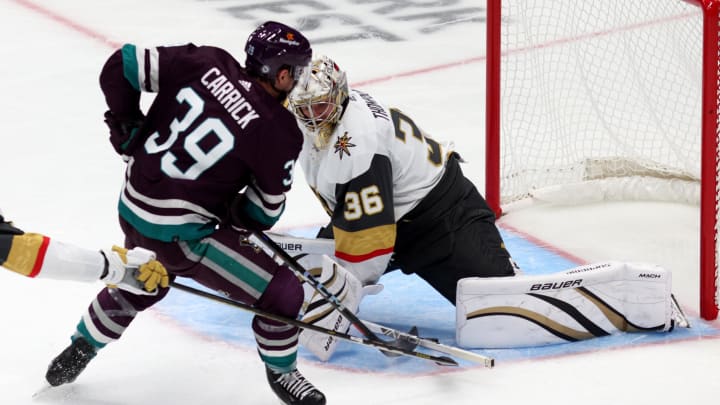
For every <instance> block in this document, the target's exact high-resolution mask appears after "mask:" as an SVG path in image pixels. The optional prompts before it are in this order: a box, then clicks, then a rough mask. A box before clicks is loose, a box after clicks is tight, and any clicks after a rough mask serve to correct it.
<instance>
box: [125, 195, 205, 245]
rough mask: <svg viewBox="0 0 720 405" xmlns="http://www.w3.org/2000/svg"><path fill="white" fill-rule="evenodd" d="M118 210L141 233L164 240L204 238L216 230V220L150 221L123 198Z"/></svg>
mask: <svg viewBox="0 0 720 405" xmlns="http://www.w3.org/2000/svg"><path fill="white" fill-rule="evenodd" d="M118 211H119V212H120V216H121V217H122V218H123V219H124V220H126V221H127V222H128V223H130V225H132V226H133V227H134V228H135V229H137V230H138V231H139V232H140V233H141V234H143V235H145V236H147V237H148V238H152V239H157V240H161V241H163V242H177V241H179V240H196V239H202V238H204V237H206V236H208V235H210V234H211V233H213V232H214V231H215V223H214V222H207V223H198V222H194V223H187V224H180V225H164V224H156V223H153V222H149V221H146V220H144V219H143V218H140V216H138V215H137V214H135V213H134V212H133V211H132V210H131V209H130V208H128V207H127V206H126V205H125V204H123V202H122V200H121V201H120V202H119V203H118Z"/></svg>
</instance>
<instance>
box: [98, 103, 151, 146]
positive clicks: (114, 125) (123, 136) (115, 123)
mask: <svg viewBox="0 0 720 405" xmlns="http://www.w3.org/2000/svg"><path fill="white" fill-rule="evenodd" d="M138 114H139V115H137V116H135V117H133V118H121V117H118V116H116V115H115V114H113V112H112V111H109V110H108V111H106V112H105V124H107V126H108V128H110V143H111V144H112V146H113V148H115V151H116V152H117V153H119V154H120V155H121V156H123V157H126V156H132V154H133V152H134V151H135V149H136V148H137V147H138V145H139V144H140V143H142V138H141V137H139V136H138V133H139V131H140V127H141V126H142V123H143V121H144V120H145V117H144V116H143V115H142V113H138Z"/></svg>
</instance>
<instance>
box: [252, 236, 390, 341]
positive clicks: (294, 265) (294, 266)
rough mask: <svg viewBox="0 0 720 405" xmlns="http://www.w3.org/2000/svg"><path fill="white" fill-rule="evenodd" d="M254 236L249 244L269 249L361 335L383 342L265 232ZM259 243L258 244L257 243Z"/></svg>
mask: <svg viewBox="0 0 720 405" xmlns="http://www.w3.org/2000/svg"><path fill="white" fill-rule="evenodd" d="M252 236H253V237H254V239H255V240H253V238H252V237H251V238H250V239H249V240H248V243H254V244H258V243H259V244H260V245H262V246H264V247H266V248H268V249H269V250H270V251H272V253H273V255H274V256H275V258H279V260H281V261H282V262H283V263H285V265H287V266H288V267H289V268H290V270H292V271H293V272H294V273H295V274H296V275H297V276H298V277H300V278H301V279H302V280H303V281H304V282H306V283H308V284H310V285H311V286H312V287H313V288H314V289H315V290H316V291H317V292H318V293H320V295H321V296H322V297H323V298H325V299H326V300H327V301H328V302H329V303H330V305H332V306H333V307H334V308H335V309H336V310H337V311H338V312H340V313H341V314H342V315H343V316H345V318H347V319H348V320H349V321H350V323H351V324H352V325H353V326H355V328H357V329H358V330H359V331H360V333H362V334H363V335H365V337H367V338H368V339H371V340H377V341H382V340H380V338H379V337H378V336H377V335H376V334H375V333H373V331H371V330H370V329H369V328H368V327H367V326H366V325H365V324H363V323H362V321H361V320H360V319H359V318H358V317H357V315H355V314H354V313H353V312H352V311H350V310H348V309H347V308H346V307H345V305H343V303H342V302H341V301H340V299H339V298H338V297H337V296H335V295H334V294H333V293H331V292H330V291H329V290H328V289H327V288H326V287H325V285H324V284H323V283H322V282H320V281H318V279H316V278H315V277H313V275H312V274H310V272H309V271H308V270H307V269H305V268H304V267H303V266H302V265H300V263H298V261H297V260H295V258H293V257H292V256H290V254H288V253H287V252H286V251H285V250H284V249H283V248H281V247H280V246H279V245H278V244H277V243H276V242H275V241H274V240H272V239H271V238H270V237H269V236H268V235H266V234H265V233H264V232H260V231H256V230H253V231H252ZM256 241H257V243H256Z"/></svg>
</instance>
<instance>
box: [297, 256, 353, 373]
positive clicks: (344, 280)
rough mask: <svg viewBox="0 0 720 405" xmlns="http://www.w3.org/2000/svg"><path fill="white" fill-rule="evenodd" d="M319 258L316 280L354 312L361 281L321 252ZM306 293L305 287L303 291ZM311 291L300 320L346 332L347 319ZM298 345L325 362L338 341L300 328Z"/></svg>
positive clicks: (316, 293) (348, 323) (348, 322)
mask: <svg viewBox="0 0 720 405" xmlns="http://www.w3.org/2000/svg"><path fill="white" fill-rule="evenodd" d="M321 258H322V274H321V276H320V278H319V281H320V282H321V283H322V284H323V285H325V287H326V288H327V289H328V291H330V292H331V293H332V294H333V295H335V296H336V297H338V298H339V299H340V301H341V302H342V303H343V305H344V306H345V307H346V308H347V309H348V310H349V311H351V312H352V313H354V314H355V313H357V310H358V307H359V306H360V300H361V299H362V296H363V286H362V283H361V282H360V280H358V279H357V278H356V277H355V276H353V275H352V274H351V273H350V272H348V271H347V270H345V268H343V267H342V266H340V265H339V264H338V263H336V262H335V261H333V260H332V259H331V258H329V257H328V256H325V255H323V256H321ZM308 292H309V291H308V290H307V289H306V294H307V293H308ZM311 293H312V294H311V297H310V299H309V303H308V304H307V305H306V307H305V314H304V316H303V317H302V320H303V322H308V323H311V324H313V325H317V326H322V327H324V328H327V329H332V330H335V331H338V332H342V333H346V332H347V330H348V329H349V328H350V321H349V320H348V319H347V318H346V317H345V316H343V315H342V314H340V313H339V312H338V311H337V310H335V309H334V307H333V306H332V304H330V303H329V302H328V301H327V300H326V299H325V298H324V297H323V296H321V295H320V294H319V293H318V292H317V291H315V290H312V291H311ZM306 297H307V295H306ZM300 344H302V345H303V346H304V347H305V348H306V349H308V350H309V351H310V352H312V353H313V354H314V355H315V356H317V357H318V358H319V359H320V360H322V361H327V360H328V359H329V358H330V356H332V354H333V353H334V352H335V350H336V349H337V344H338V340H337V339H335V338H334V337H332V336H328V335H325V334H322V333H317V332H313V331H310V330H304V331H303V332H302V333H301V334H300Z"/></svg>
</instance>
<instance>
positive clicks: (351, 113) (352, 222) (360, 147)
mask: <svg viewBox="0 0 720 405" xmlns="http://www.w3.org/2000/svg"><path fill="white" fill-rule="evenodd" d="M300 127H301V129H302V130H303V132H304V133H305V137H304V143H303V148H302V151H301V152H300V157H299V159H298V161H299V162H300V164H301V166H302V168H303V171H304V174H305V177H306V179H307V182H308V184H309V185H310V187H311V188H312V189H313V191H314V192H315V194H316V195H317V197H318V198H319V199H320V200H321V202H322V203H323V206H324V207H325V209H326V211H327V212H328V214H329V215H330V216H331V218H332V219H331V223H332V228H333V233H334V237H335V256H336V257H337V258H338V259H341V261H342V263H341V264H342V265H343V266H345V267H347V268H348V269H351V270H353V272H354V273H355V274H357V275H359V276H360V278H361V280H362V281H363V282H364V283H365V284H367V283H372V282H375V281H377V279H378V278H379V277H380V276H381V275H382V273H383V272H384V271H385V269H386V267H387V264H388V262H389V260H390V257H391V255H392V252H393V248H394V245H395V238H396V223H397V221H399V220H400V219H401V218H402V217H403V215H405V214H407V213H408V212H410V210H412V209H413V208H414V207H415V206H416V205H417V204H418V203H419V202H420V201H421V200H422V199H423V198H424V197H425V196H426V195H427V194H428V193H429V192H430V191H431V190H432V189H433V187H434V186H435V185H436V184H437V183H438V182H439V181H440V179H441V177H442V175H443V173H444V171H445V162H446V158H447V156H448V155H449V153H450V152H452V145H451V144H449V143H446V144H442V145H441V144H439V143H438V142H436V141H435V140H433V139H431V138H429V137H428V136H427V135H426V134H424V133H423V132H422V131H421V130H420V128H418V126H417V125H416V124H415V123H414V122H413V120H412V119H411V118H410V117H408V116H407V115H405V114H404V113H403V112H401V111H400V110H397V109H394V108H387V107H385V106H383V105H381V104H380V103H378V102H377V101H376V100H375V99H373V98H372V97H371V96H370V95H368V94H366V93H363V92H360V91H358V90H351V91H350V97H349V102H348V103H347V106H346V108H345V111H344V113H343V116H342V119H341V120H340V122H339V124H338V125H337V127H336V128H335V130H334V132H333V134H332V136H331V140H330V144H329V146H328V147H327V148H324V149H322V150H318V149H317V148H316V147H315V146H314V143H313V135H312V133H311V132H309V131H307V130H306V128H305V127H304V126H303V125H300Z"/></svg>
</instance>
